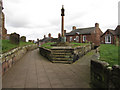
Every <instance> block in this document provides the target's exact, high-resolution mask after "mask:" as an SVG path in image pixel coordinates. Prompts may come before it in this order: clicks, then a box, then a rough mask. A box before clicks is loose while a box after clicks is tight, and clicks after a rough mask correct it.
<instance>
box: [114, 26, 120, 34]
mask: <svg viewBox="0 0 120 90" xmlns="http://www.w3.org/2000/svg"><path fill="white" fill-rule="evenodd" d="M115 31H116V34H117V35H120V25H118V26H117V27H116V29H115Z"/></svg>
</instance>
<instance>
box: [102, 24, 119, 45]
mask: <svg viewBox="0 0 120 90" xmlns="http://www.w3.org/2000/svg"><path fill="white" fill-rule="evenodd" d="M119 35H120V25H118V26H117V27H116V29H115V30H112V29H107V31H106V32H105V33H103V35H101V44H116V42H117V41H118V40H119Z"/></svg>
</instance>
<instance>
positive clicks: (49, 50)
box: [40, 47, 51, 52]
mask: <svg viewBox="0 0 120 90" xmlns="http://www.w3.org/2000/svg"><path fill="white" fill-rule="evenodd" d="M40 48H43V49H45V50H48V51H50V52H51V49H47V48H44V47H40Z"/></svg>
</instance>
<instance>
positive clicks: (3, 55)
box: [0, 44, 36, 62]
mask: <svg viewBox="0 0 120 90" xmlns="http://www.w3.org/2000/svg"><path fill="white" fill-rule="evenodd" d="M32 45H33V46H34V44H31V45H26V46H21V47H17V48H14V49H12V50H10V51H8V52H5V53H3V54H1V55H0V56H1V57H0V59H2V58H6V57H7V56H9V55H12V54H14V53H15V52H17V51H18V50H22V49H25V48H27V47H30V46H32ZM35 45H36V44H35ZM1 61H2V62H4V61H7V58H6V60H4V61H3V60H1Z"/></svg>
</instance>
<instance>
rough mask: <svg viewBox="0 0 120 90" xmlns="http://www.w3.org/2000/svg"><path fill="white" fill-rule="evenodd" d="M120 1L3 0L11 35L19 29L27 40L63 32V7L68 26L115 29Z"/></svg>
mask: <svg viewBox="0 0 120 90" xmlns="http://www.w3.org/2000/svg"><path fill="white" fill-rule="evenodd" d="M119 1H120V0H3V7H4V10H3V12H4V13H5V27H6V29H7V32H8V34H10V33H13V32H16V33H18V34H20V36H26V38H27V40H37V38H39V39H42V38H43V37H44V35H46V36H48V34H49V33H51V35H52V37H54V38H56V37H58V33H61V8H62V5H64V8H65V17H64V18H65V20H64V26H65V27H64V29H65V30H67V32H70V31H71V30H72V26H76V28H87V27H94V26H95V23H99V26H100V29H101V30H102V31H103V32H105V31H106V30H107V29H113V30H114V29H115V28H116V27H117V25H118V2H119Z"/></svg>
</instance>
